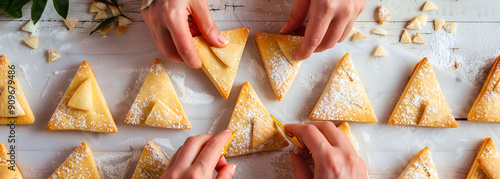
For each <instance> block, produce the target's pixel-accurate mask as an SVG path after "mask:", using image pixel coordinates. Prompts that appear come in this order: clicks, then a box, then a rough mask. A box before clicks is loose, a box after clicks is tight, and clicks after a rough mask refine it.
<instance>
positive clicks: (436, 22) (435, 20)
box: [434, 19, 445, 31]
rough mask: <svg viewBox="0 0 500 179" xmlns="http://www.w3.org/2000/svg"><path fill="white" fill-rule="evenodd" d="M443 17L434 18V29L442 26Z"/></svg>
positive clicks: (439, 28) (436, 29) (437, 29)
mask: <svg viewBox="0 0 500 179" xmlns="http://www.w3.org/2000/svg"><path fill="white" fill-rule="evenodd" d="M444 22H445V21H444V19H434V31H439V30H441V28H443V26H444Z"/></svg>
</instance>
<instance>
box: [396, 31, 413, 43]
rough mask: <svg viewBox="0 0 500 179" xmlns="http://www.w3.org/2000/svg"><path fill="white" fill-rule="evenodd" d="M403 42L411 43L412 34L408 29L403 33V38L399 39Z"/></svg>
mask: <svg viewBox="0 0 500 179" xmlns="http://www.w3.org/2000/svg"><path fill="white" fill-rule="evenodd" d="M399 42H401V43H411V38H410V35H408V32H407V31H406V30H403V34H402V35H401V39H400V40H399Z"/></svg>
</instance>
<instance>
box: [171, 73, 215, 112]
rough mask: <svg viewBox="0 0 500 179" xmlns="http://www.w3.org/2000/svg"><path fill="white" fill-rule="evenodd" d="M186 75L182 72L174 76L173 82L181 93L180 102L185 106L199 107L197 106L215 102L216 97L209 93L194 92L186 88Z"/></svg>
mask: <svg viewBox="0 0 500 179" xmlns="http://www.w3.org/2000/svg"><path fill="white" fill-rule="evenodd" d="M185 80H186V74H185V73H184V72H180V73H179V74H175V75H172V81H174V83H175V84H176V86H177V89H178V90H179V91H180V93H181V95H180V98H179V99H180V100H181V101H182V102H183V103H185V104H191V105H197V104H210V103H212V102H213V101H214V97H213V96H212V95H210V94H208V93H203V92H197V91H193V90H192V89H190V88H188V87H186V86H185V84H184V83H185Z"/></svg>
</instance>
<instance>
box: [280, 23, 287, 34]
mask: <svg viewBox="0 0 500 179" xmlns="http://www.w3.org/2000/svg"><path fill="white" fill-rule="evenodd" d="M286 26H288V22H286V23H285V24H284V25H283V27H281V29H280V34H282V33H283V31H285V28H286Z"/></svg>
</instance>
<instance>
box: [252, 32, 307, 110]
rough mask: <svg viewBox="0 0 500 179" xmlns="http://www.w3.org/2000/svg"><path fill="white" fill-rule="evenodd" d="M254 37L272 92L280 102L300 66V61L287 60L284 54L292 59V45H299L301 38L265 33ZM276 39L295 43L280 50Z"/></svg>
mask: <svg viewBox="0 0 500 179" xmlns="http://www.w3.org/2000/svg"><path fill="white" fill-rule="evenodd" d="M254 36H255V41H256V42H257V47H258V48H259V53H260V57H261V58H262V62H263V64H264V68H265V69H266V72H267V76H268V77H269V82H270V83H271V87H272V88H273V92H274V94H275V95H276V98H278V100H279V101H281V100H283V98H284V97H285V95H286V94H287V92H288V89H290V87H291V86H292V83H293V81H294V80H295V76H296V75H297V72H298V71H299V68H300V64H302V60H295V59H288V58H287V57H286V55H285V52H286V53H288V54H289V56H290V58H292V57H291V56H295V55H291V54H292V53H293V47H292V45H293V44H295V45H299V44H300V43H297V42H300V41H301V40H302V39H303V37H302V36H291V35H278V34H267V33H255V35H254ZM278 39H279V40H280V41H282V42H283V41H296V42H295V43H289V44H288V48H287V47H285V46H283V47H285V49H282V48H281V47H280V45H279V43H278ZM282 45H283V44H282ZM290 62H292V63H290Z"/></svg>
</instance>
